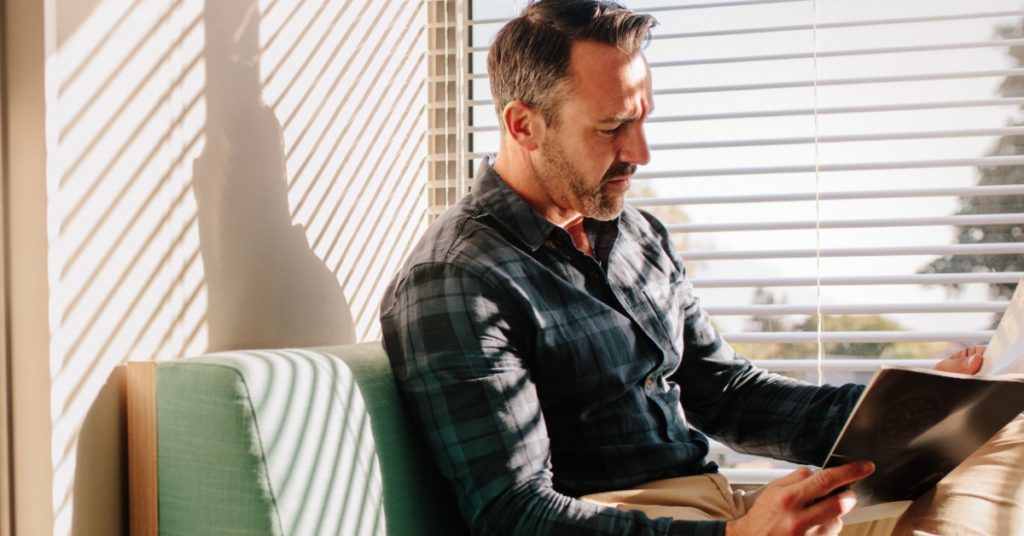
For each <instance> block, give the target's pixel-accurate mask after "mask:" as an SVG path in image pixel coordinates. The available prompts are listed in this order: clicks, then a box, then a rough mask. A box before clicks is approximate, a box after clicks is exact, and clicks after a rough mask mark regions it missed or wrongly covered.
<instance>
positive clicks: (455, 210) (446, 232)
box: [401, 203, 526, 274]
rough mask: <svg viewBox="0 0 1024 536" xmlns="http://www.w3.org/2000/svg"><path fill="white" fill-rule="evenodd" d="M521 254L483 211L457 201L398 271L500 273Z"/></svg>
mask: <svg viewBox="0 0 1024 536" xmlns="http://www.w3.org/2000/svg"><path fill="white" fill-rule="evenodd" d="M525 254H526V253H525V252H524V251H523V249H522V246H521V245H519V244H517V243H516V240H515V238H514V237H512V236H509V233H507V232H505V230H504V229H502V227H501V226H500V225H498V222H496V221H495V220H494V218H493V217H492V216H490V215H489V214H488V213H487V212H486V211H485V210H483V209H481V208H479V207H475V206H473V205H472V204H469V203H460V204H459V205H456V206H453V207H451V208H450V209H448V210H447V211H445V212H444V214H442V215H441V216H440V217H439V218H438V219H437V220H435V221H434V222H433V223H432V224H431V225H430V226H429V227H428V228H427V231H426V232H425V233H424V234H423V237H422V238H420V241H419V242H418V243H417V245H416V246H415V247H414V248H413V250H412V252H411V253H410V254H409V258H408V259H407V261H406V263H405V266H404V267H403V269H402V270H401V273H406V272H408V271H410V270H412V269H414V268H417V267H425V266H426V267H435V268H441V267H446V268H448V269H454V270H459V271H466V272H470V273H476V274H484V273H492V272H495V271H498V272H500V271H501V270H502V269H505V268H507V267H508V266H509V263H510V262H514V261H516V260H517V259H522V258H523V255H525Z"/></svg>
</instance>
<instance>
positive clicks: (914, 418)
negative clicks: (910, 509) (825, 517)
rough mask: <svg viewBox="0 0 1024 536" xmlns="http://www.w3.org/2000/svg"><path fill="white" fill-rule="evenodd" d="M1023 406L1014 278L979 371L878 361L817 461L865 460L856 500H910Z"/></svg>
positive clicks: (1022, 338)
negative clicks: (869, 466)
mask: <svg viewBox="0 0 1024 536" xmlns="http://www.w3.org/2000/svg"><path fill="white" fill-rule="evenodd" d="M1022 411H1024V280H1022V281H1021V282H1020V283H1019V284H1018V285H1017V290H1016V292H1015V293H1014V296H1013V298H1012V299H1011V300H1010V305H1009V307H1008V308H1007V310H1006V313H1004V315H1003V318H1002V320H1001V321H1000V323H999V327H998V328H997V329H996V334H995V336H994V337H993V338H992V341H991V342H990V343H989V347H988V349H986V351H985V361H984V365H983V367H982V369H981V371H979V373H978V374H977V375H975V376H969V375H964V374H952V373H946V372H939V371H935V370H921V369H901V368H894V367H882V368H881V369H880V370H879V371H878V372H877V373H875V376H874V378H872V380H871V382H870V383H869V384H868V386H867V389H866V390H865V391H864V394H863V396H861V399H860V401H859V402H858V403H857V406H856V407H855V408H854V410H853V412H852V413H851V414H850V417H849V419H848V420H847V422H846V426H845V427H844V428H843V431H842V432H841V433H840V435H839V439H837V440H836V443H835V445H834V446H833V447H832V451H831V452H830V453H829V456H828V458H827V459H826V461H825V463H824V465H823V467H831V466H835V465H842V464H844V463H847V462H851V461H856V460H871V461H872V462H874V463H875V472H874V473H873V474H872V475H871V476H869V477H867V478H865V479H864V480H861V481H859V482H857V483H855V484H854V485H852V486H851V489H853V490H854V491H855V492H856V493H857V498H858V504H860V505H862V506H871V505H878V504H881V503H889V502H893V501H909V500H912V499H914V498H916V497H918V496H919V495H921V494H922V493H924V492H925V491H927V490H928V489H930V488H931V487H932V486H934V485H935V484H936V483H937V482H938V481H939V480H941V479H942V478H943V477H944V476H946V474H948V473H949V472H950V471H952V470H953V469H954V468H955V467H956V466H957V465H959V464H960V463H961V462H962V461H963V460H964V459H966V458H967V457H968V456H970V455H971V453H973V452H974V451H975V450H976V449H977V448H978V447H980V446H981V445H982V444H984V443H985V442H986V441H988V440H989V439H990V438H991V437H992V436H993V435H995V434H996V432H998V431H999V430H1000V429H1002V428H1003V427H1004V426H1005V425H1006V424H1007V423H1009V422H1010V421H1011V420H1013V418H1014V417H1016V416H1017V415H1019V414H1020V413H1021V412H1022ZM906 504H909V503H905V504H903V506H904V507H905V506H906ZM848 522H850V521H849V520H848Z"/></svg>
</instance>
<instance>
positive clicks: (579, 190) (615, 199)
mask: <svg viewBox="0 0 1024 536" xmlns="http://www.w3.org/2000/svg"><path fill="white" fill-rule="evenodd" d="M541 159H542V160H543V161H544V164H545V165H544V169H541V170H538V171H539V173H538V178H539V180H540V182H541V183H542V184H543V185H544V187H545V189H546V190H547V191H549V192H564V191H565V190H568V193H569V194H571V195H572V196H573V197H575V198H576V199H578V200H579V202H580V204H581V205H582V213H583V215H584V216H586V217H588V218H593V219H595V220H601V221H610V220H614V219H615V218H618V217H619V215H620V214H622V208H623V204H624V198H625V195H623V194H620V193H618V192H614V193H610V192H606V191H605V189H604V186H605V184H607V183H608V181H610V180H612V179H618V178H622V177H627V176H631V175H633V173H635V172H636V164H629V163H626V162H616V163H615V164H612V166H611V167H610V168H608V171H606V172H605V174H604V176H603V177H601V182H600V184H598V185H597V186H596V187H588V186H587V184H586V179H585V178H584V177H583V174H582V173H580V171H579V170H578V169H576V167H575V166H573V165H572V163H571V162H570V161H569V159H568V158H567V157H566V155H565V151H563V150H562V146H561V144H560V143H558V142H550V143H548V145H547V147H545V148H544V150H543V152H542V153H541Z"/></svg>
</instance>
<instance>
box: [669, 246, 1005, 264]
mask: <svg viewBox="0 0 1024 536" xmlns="http://www.w3.org/2000/svg"><path fill="white" fill-rule="evenodd" d="M900 255H1024V242H1022V243H1012V242H991V243H984V244H935V245H928V246H899V247H863V248H827V249H820V250H817V249H810V248H807V249H748V250H731V251H688V252H686V253H684V254H683V258H684V259H686V260H691V261H710V260H719V261H721V260H742V259H799V258H811V259H813V258H814V257H816V256H821V257H823V258H825V257H830V258H831V257H888V256H900Z"/></svg>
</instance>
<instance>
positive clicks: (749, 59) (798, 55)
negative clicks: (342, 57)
mask: <svg viewBox="0 0 1024 536" xmlns="http://www.w3.org/2000/svg"><path fill="white" fill-rule="evenodd" d="M1020 45H1024V39H997V40H991V41H966V42H963V41H962V42H957V43H934V44H928V45H914V46H902V47H884V48H855V49H845V50H822V51H819V52H817V53H814V52H794V53H789V54H760V55H755V56H725V57H718V58H700V59H693V60H671V61H652V62H650V67H651V68H652V69H660V68H664V67H691V66H695V65H720V64H723V63H757V62H766V61H787V60H809V59H814V58H818V59H821V58H841V57H850V56H873V55H878V54H906V53H910V52H938V51H943V50H966V49H971V48H1002V47H1007V48H1009V47H1012V46H1020ZM481 74H482V73H481ZM471 76H479V75H478V74H473V75H471ZM484 76H486V75H484Z"/></svg>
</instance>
